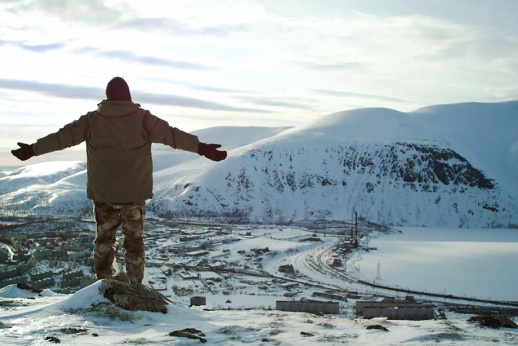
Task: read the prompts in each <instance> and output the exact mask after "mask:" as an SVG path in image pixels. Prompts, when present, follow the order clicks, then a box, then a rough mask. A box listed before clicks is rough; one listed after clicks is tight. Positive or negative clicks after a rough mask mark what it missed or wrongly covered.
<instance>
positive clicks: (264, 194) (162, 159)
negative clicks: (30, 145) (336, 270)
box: [0, 101, 518, 228]
mask: <svg viewBox="0 0 518 346" xmlns="http://www.w3.org/2000/svg"><path fill="white" fill-rule="evenodd" d="M517 111H518V101H514V102H503V103H492V104H484V103H465V104H453V105H441V106H431V107H425V108H422V109H418V110H416V111H414V112H409V113H403V112H399V111H395V110H391V109H384V108H366V109H357V110H351V111H344V112H339V113H335V114H330V115H327V116H324V117H322V118H319V119H316V120H314V121H311V122H309V123H307V124H304V125H302V126H298V127H294V128H254V127H244V128H241V127H216V128H211V129H206V130H201V131H197V132H195V134H197V135H199V136H200V138H203V139H204V141H209V142H210V141H214V142H221V143H222V144H223V148H224V149H226V150H229V157H228V159H227V160H225V161H223V162H219V163H214V162H209V161H207V160H203V159H201V158H199V156H197V155H192V153H185V152H181V151H175V150H172V149H170V148H166V147H163V146H156V147H154V149H153V152H154V162H155V166H154V167H155V173H154V180H155V191H154V198H153V199H151V200H150V201H148V210H149V211H150V212H152V213H155V214H156V215H157V216H163V217H167V216H170V215H174V216H175V217H177V218H182V219H186V220H188V219H208V218H211V219H218V220H232V221H240V222H242V221H245V222H268V223H290V222H296V221H307V220H323V219H325V220H351V219H352V215H353V214H354V212H357V213H358V215H360V216H361V217H363V218H365V219H367V220H370V221H373V222H377V223H383V224H388V225H399V226H419V227H420V226H424V227H432V226H440V227H504V228H513V227H517V225H518V174H517V172H518V137H517V133H518V117H517V116H516V114H517ZM84 169H85V166H84V163H80V162H74V163H68V165H67V164H65V165H63V163H59V164H58V163H48V164H46V165H45V166H41V165H33V166H27V167H24V168H20V169H17V170H15V171H13V172H8V173H6V175H5V176H4V177H2V178H0V193H1V196H0V199H1V202H2V206H3V207H2V212H3V213H4V215H27V214H29V215H30V214H32V213H36V214H38V215H63V216H67V215H78V214H79V215H83V214H84V215H87V214H88V213H90V212H91V204H90V203H88V201H87V200H86V196H85V192H84V190H85V184H86V175H85V172H84Z"/></svg>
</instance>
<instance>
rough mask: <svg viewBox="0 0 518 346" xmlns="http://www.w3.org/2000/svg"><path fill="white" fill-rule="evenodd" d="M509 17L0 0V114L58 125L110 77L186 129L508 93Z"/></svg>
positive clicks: (409, 10)
mask: <svg viewBox="0 0 518 346" xmlns="http://www.w3.org/2000/svg"><path fill="white" fill-rule="evenodd" d="M475 14H477V15H478V16H479V18H481V19H480V20H479V21H473V20H472V19H471V18H472V17H473V16H474V15H475ZM513 14H516V15H518V4H517V3H516V2H514V1H512V0H497V1H496V2H492V3H487V2H481V1H461V0H459V1H456V2H455V3H454V4H452V3H451V2H448V1H433V2H431V1H420V2H419V3H417V2H416V3H413V4H412V6H408V5H407V3H406V4H404V3H403V2H401V1H400V0H387V1H385V2H384V6H382V7H380V6H378V5H376V6H374V5H373V4H371V1H347V2H345V1H325V2H319V1H318V2H317V1H315V2H314V3H313V2H304V3H300V2H298V1H290V0H286V1H283V2H277V1H269V0H265V1H260V2H257V1H252V0H223V1H217V2H216V1H209V0H196V1H187V0H185V1H180V0H178V1H165V0H162V1H158V0H157V1H153V2H152V3H150V2H144V1H137V0H135V1H130V0H106V1H101V0H95V1H81V0H71V1H66V2H62V1H57V0H24V1H19V0H16V1H4V2H3V3H2V4H0V28H1V30H0V54H1V55H2V76H1V78H0V99H1V100H2V104H3V105H4V112H3V114H2V115H0V125H2V128H6V127H7V128H8V127H9V125H10V124H24V123H27V122H29V123H33V122H32V120H29V119H31V117H32V118H34V117H35V114H36V115H37V119H39V121H38V122H37V123H39V124H41V125H54V124H60V125H64V124H65V123H66V122H69V121H73V120H74V119H75V118H76V117H78V116H79V115H82V114H84V113H86V112H87V111H90V110H93V109H95V105H96V103H97V102H99V101H100V100H101V99H102V98H103V97H104V87H105V85H106V83H107V82H108V81H109V80H110V79H111V78H112V77H113V76H116V75H119V76H123V77H124V78H125V79H126V80H127V81H128V83H129V85H130V88H131V89H132V94H133V95H134V99H135V101H136V102H140V103H141V104H142V105H143V107H145V108H149V109H150V110H151V111H152V112H153V113H154V114H157V115H159V116H163V117H164V118H167V119H179V120H181V124H177V126H178V127H180V128H182V129H185V130H188V131H190V130H194V129H199V128H203V127H211V126H216V125H239V126H240V125H257V126H264V125H267V126H291V125H298V124H301V123H303V122H305V121H308V120H311V119H314V118H317V117H320V116H323V115H326V114H329V113H332V112H337V111H342V110H347V109H351V108H360V107H388V108H394V109H398V110H402V111H410V110H413V109H416V108H418V107H421V106H426V105H431V104H441V103H455V102H468V101H479V102H493V101H504V100H511V99H516V98H517V97H518V89H517V88H516V80H517V77H518V68H517V65H516V64H517V63H516V61H518V59H517V58H518V46H517V45H516V42H518V28H517V27H516V26H515V25H511V24H510V23H511V21H510V19H509V18H513ZM493 17H494V18H493ZM43 114H48V116H47V117H43V116H41V115H43ZM22 117H26V118H25V119H26V120H23V119H22ZM45 121H47V122H45ZM46 129H47V128H45V130H46ZM56 129H57V128H56ZM0 131H2V130H1V129H0ZM46 134H47V133H45V132H44V129H43V128H42V130H41V132H39V133H38V134H37V135H38V136H43V135H46ZM0 135H1V138H7V137H6V136H4V135H3V133H0ZM35 139H36V138H34V140H35ZM10 146H12V144H11V143H7V142H2V143H0V148H1V150H5V149H4V148H8V147H10ZM2 153H3V154H4V156H1V155H0V157H2V158H3V157H5V154H6V152H5V151H4V152H2ZM7 156H8V155H7ZM16 163H17V162H15V161H10V162H6V161H4V160H3V159H2V162H0V165H2V164H16Z"/></svg>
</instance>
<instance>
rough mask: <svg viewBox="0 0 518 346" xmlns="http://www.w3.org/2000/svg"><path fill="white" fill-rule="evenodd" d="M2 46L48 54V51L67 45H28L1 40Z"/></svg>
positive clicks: (56, 43) (60, 43)
mask: <svg viewBox="0 0 518 346" xmlns="http://www.w3.org/2000/svg"><path fill="white" fill-rule="evenodd" d="M0 46H13V47H16V48H20V49H23V50H27V51H30V52H35V53H46V52H48V51H52V50H58V49H62V48H64V47H65V46H66V44H65V43H63V42H54V43H48V44H28V43H25V42H21V41H6V40H0Z"/></svg>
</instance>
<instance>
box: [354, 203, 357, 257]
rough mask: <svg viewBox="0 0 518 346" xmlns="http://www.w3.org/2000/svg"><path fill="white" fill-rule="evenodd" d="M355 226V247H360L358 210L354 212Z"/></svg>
mask: <svg viewBox="0 0 518 346" xmlns="http://www.w3.org/2000/svg"><path fill="white" fill-rule="evenodd" d="M354 228H355V235H354V248H355V249H357V248H358V212H357V211H355V212H354Z"/></svg>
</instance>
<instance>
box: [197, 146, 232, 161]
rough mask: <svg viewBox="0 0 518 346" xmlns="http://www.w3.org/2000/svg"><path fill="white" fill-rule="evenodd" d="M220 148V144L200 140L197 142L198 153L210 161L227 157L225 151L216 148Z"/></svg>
mask: <svg viewBox="0 0 518 346" xmlns="http://www.w3.org/2000/svg"><path fill="white" fill-rule="evenodd" d="M218 148H221V145H220V144H206V143H202V142H200V143H199V144H198V154H200V155H202V156H205V157H206V158H208V159H210V160H212V161H221V160H225V159H226V158H227V152H226V151H220V150H217V149H218Z"/></svg>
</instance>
